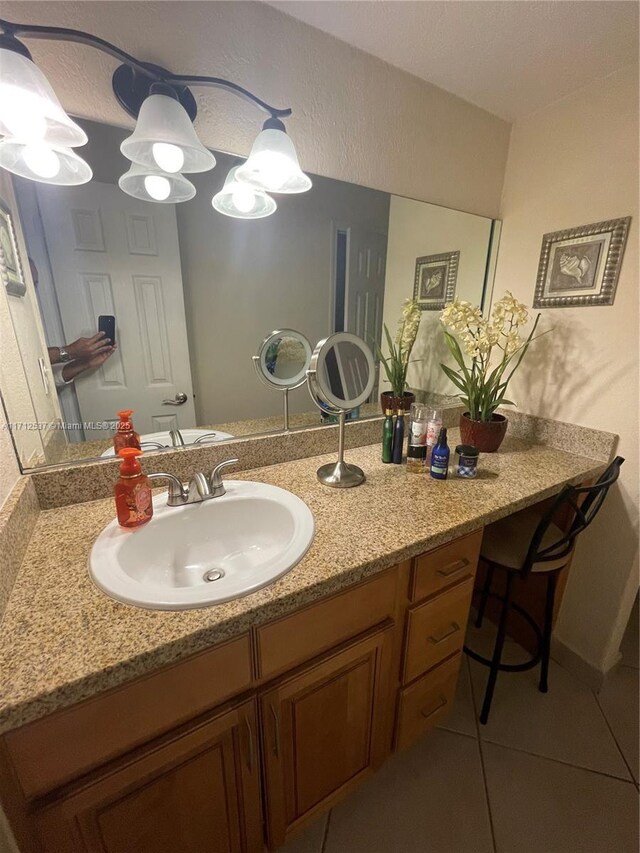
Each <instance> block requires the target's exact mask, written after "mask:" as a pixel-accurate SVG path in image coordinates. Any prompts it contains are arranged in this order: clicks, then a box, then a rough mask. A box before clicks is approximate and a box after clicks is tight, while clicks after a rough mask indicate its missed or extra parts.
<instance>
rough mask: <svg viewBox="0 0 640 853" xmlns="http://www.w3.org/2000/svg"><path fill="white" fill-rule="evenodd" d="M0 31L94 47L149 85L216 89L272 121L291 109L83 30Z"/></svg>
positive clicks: (26, 27)
mask: <svg viewBox="0 0 640 853" xmlns="http://www.w3.org/2000/svg"><path fill="white" fill-rule="evenodd" d="M0 30H2V32H3V33H4V35H6V36H12V37H14V38H17V37H19V36H23V37H26V38H36V39H46V40H50V41H68V42H76V43H77V44H84V45H88V46H89V47H95V48H97V49H98V50H101V51H103V53H107V54H109V55H110V56H113V57H114V58H115V59H119V60H120V61H121V62H122V63H124V65H126V66H128V67H129V68H130V69H132V71H133V72H134V73H135V74H140V75H143V76H145V77H147V78H149V85H151V83H154V82H160V83H167V84H168V85H170V86H174V85H175V86H178V87H185V86H215V87H217V88H220V89H227V90H228V91H230V92H234V93H235V94H236V95H239V96H240V97H242V98H245V99H246V100H248V101H250V102H251V103H253V104H256V106H258V107H260V109H262V110H264V111H265V112H266V113H269V115H270V116H272V118H286V116H289V115H291V109H278V108H277V107H272V106H271V105H270V104H268V103H267V102H266V101H263V100H262V99H261V98H258V97H257V95H254V94H253V93H252V92H250V91H249V90H248V89H245V88H243V87H242V86H240V85H238V84H237V83H233V82H231V81H230V80H225V79H224V78H222V77H209V76H206V75H199V74H196V75H193V74H173V73H172V72H170V71H167V70H166V69H163V68H160V67H159V66H157V65H151V64H148V63H145V62H142V61H140V60H139V59H136V57H135V56H132V55H131V54H130V53H127V52H126V51H125V50H122V49H121V48H119V47H117V46H116V45H114V44H112V43H111V42H108V41H106V40H105V39H102V38H100V37H99V36H94V35H92V34H91V33H85V32H83V31H82V30H74V29H69V28H68V27H48V26H40V25H36V24H16V23H13V22H11V21H6V20H4V19H2V18H0Z"/></svg>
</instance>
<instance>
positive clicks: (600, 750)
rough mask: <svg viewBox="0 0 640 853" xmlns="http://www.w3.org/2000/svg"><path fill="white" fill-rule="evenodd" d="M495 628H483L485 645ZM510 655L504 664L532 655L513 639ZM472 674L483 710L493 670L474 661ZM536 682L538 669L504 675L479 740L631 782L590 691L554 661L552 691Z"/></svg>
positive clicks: (550, 671)
mask: <svg viewBox="0 0 640 853" xmlns="http://www.w3.org/2000/svg"><path fill="white" fill-rule="evenodd" d="M492 630H493V631H495V627H494V626H491V625H490V623H486V627H485V626H483V629H482V631H483V634H484V637H483V638H482V639H483V641H484V642H486V640H487V634H490V632H491V631H492ZM472 642H474V643H475V644H477V643H478V638H477V637H474V638H472ZM475 647H476V645H474V648H475ZM508 652H509V653H508V656H507V661H506V662H514V660H516V661H517V660H520V661H523V660H526V659H527V657H528V656H529V657H530V655H529V653H528V652H527V651H525V650H524V649H522V648H520V647H519V646H517V645H516V644H515V643H513V642H512V641H510V642H509V644H508ZM482 653H483V654H484V653H485V652H484V651H483V652H482ZM470 670H471V683H472V688H473V693H474V697H475V701H476V707H477V708H478V709H480V707H481V705H482V700H483V697H484V691H485V686H486V683H487V676H488V673H489V670H488V668H487V667H484V666H482V665H481V664H479V663H477V662H476V661H473V660H471V661H470ZM538 679H539V667H536V668H535V669H531V670H528V671H526V672H501V673H500V674H499V675H498V682H497V685H496V690H495V693H494V696H493V704H492V707H491V713H490V716H489V722H488V723H487V725H486V726H480V737H481V738H482V739H483V740H488V741H492V742H493V743H499V744H502V745H503V746H511V747H514V748H515V749H521V750H524V751H526V752H532V753H535V754H536V755H542V756H546V757H547V758H554V759H557V760H558V761H564V762H566V763H568V764H573V765H576V766H578V767H585V768H587V769H589V770H597V771H599V772H601V773H609V774H611V775H612V776H618V777H620V778H621V779H627V780H629V779H630V778H631V777H630V774H629V771H628V769H627V766H626V764H625V762H624V760H623V758H622V756H621V755H620V752H619V750H618V748H617V746H616V743H615V741H614V739H613V737H612V735H611V732H610V731H609V727H608V726H607V724H606V722H605V720H604V719H603V717H602V713H601V712H600V709H599V707H598V703H597V700H596V697H595V695H594V694H593V693H592V691H591V690H590V689H589V688H588V687H587V686H586V685H585V684H583V683H582V682H581V681H579V680H578V679H577V678H575V677H574V676H573V675H571V673H569V672H567V670H565V669H563V668H562V667H561V666H560V665H559V664H557V663H556V662H555V661H553V660H552V661H551V665H550V668H549V692H548V693H546V694H545V693H540V691H539V690H538Z"/></svg>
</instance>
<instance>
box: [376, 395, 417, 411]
mask: <svg viewBox="0 0 640 853" xmlns="http://www.w3.org/2000/svg"><path fill="white" fill-rule="evenodd" d="M415 400H416V395H415V394H414V393H413V391H405V392H404V394H403V395H402V397H396V396H395V394H394V393H393V391H383V392H382V394H380V405H381V407H382V412H383V414H384V413H385V412H386V411H387V409H392V410H393V411H394V412H397V411H398V409H403V410H404V411H405V412H408V411H409V409H410V408H411V404H412V403H415Z"/></svg>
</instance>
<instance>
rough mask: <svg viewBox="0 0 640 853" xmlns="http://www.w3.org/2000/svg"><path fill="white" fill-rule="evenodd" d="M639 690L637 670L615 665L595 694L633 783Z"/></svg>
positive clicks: (636, 767) (635, 768) (635, 761)
mask: <svg viewBox="0 0 640 853" xmlns="http://www.w3.org/2000/svg"><path fill="white" fill-rule="evenodd" d="M623 660H624V658H623ZM639 689H640V673H638V670H637V669H633V668H632V667H630V666H618V667H616V668H615V669H613V670H612V671H611V672H610V673H609V674H608V675H607V678H606V681H605V683H604V687H603V688H602V690H601V691H600V693H598V702H599V703H600V707H601V708H602V711H603V713H604V715H605V717H606V718H607V722H608V723H609V725H610V726H611V730H612V731H613V736H614V738H615V739H616V742H617V744H618V746H619V747H620V749H621V750H622V753H623V755H624V757H625V759H626V761H627V764H628V765H629V767H630V768H631V772H632V773H633V776H634V779H635V780H636V782H638V781H640V780H639V777H638V748H639V744H638V719H639V710H638V691H639Z"/></svg>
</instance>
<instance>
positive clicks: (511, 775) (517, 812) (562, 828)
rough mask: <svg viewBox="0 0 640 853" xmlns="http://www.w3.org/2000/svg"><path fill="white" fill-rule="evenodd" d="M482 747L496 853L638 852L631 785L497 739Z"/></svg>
mask: <svg viewBox="0 0 640 853" xmlns="http://www.w3.org/2000/svg"><path fill="white" fill-rule="evenodd" d="M482 749H483V754H484V762H485V772H486V776H487V785H488V790H489V802H490V805H491V814H492V819H493V827H494V832H495V839H496V849H497V853H637V850H638V798H637V792H636V789H635V786H634V785H633V784H631V783H630V782H624V781H622V780H620V779H612V778H611V777H609V776H601V775H600V774H597V773H592V772H590V771H588V770H582V769H578V768H575V767H568V766H567V765H564V764H559V763H558V762H555V761H550V760H548V759H546V758H539V757H537V756H532V755H527V754H525V753H522V752H517V751H515V750H512V749H506V748H504V747H501V746H498V745H496V744H491V743H485V744H483V747H482ZM461 813H463V809H462V808H461Z"/></svg>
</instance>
